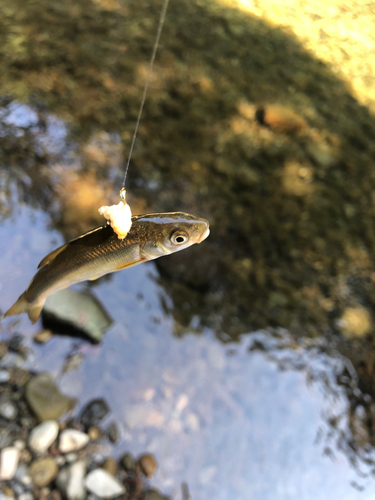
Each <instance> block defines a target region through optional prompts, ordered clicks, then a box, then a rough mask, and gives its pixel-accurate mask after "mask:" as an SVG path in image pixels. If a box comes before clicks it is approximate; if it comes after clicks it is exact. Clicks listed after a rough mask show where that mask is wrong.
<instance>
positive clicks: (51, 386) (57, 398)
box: [25, 373, 73, 422]
mask: <svg viewBox="0 0 375 500" xmlns="http://www.w3.org/2000/svg"><path fill="white" fill-rule="evenodd" d="M25 396H26V400H27V402H28V404H29V405H30V408H31V409H32V410H33V412H34V413H35V415H36V416H37V417H38V419H39V420H40V421H41V422H43V421H45V420H57V419H58V418H59V417H60V416H61V415H62V414H63V413H65V412H66V411H67V410H69V409H71V408H72V406H73V400H72V399H70V398H68V397H67V396H64V394H61V392H60V390H59V388H58V387H57V385H56V384H55V382H54V381H53V378H52V377H51V375H50V374H49V373H40V374H39V375H37V376H36V377H34V378H32V379H31V380H30V382H29V383H28V384H27V386H26V391H25Z"/></svg>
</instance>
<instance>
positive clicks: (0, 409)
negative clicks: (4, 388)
mask: <svg viewBox="0 0 375 500" xmlns="http://www.w3.org/2000/svg"><path fill="white" fill-rule="evenodd" d="M17 415H18V409H17V406H16V405H15V404H14V402H13V401H12V400H11V399H10V397H9V396H7V395H6V394H4V395H3V396H1V397H0V416H1V417H3V418H5V420H14V419H15V418H16V417H17Z"/></svg>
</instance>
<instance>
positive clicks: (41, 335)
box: [34, 330, 53, 344]
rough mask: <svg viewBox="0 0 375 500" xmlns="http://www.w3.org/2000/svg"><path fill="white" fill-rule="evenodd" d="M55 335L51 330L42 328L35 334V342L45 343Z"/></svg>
mask: <svg viewBox="0 0 375 500" xmlns="http://www.w3.org/2000/svg"><path fill="white" fill-rule="evenodd" d="M52 337H53V333H52V332H51V330H40V331H39V332H37V333H36V334H35V335H34V342H36V343H37V344H45V343H46V342H48V341H49V340H51V338H52Z"/></svg>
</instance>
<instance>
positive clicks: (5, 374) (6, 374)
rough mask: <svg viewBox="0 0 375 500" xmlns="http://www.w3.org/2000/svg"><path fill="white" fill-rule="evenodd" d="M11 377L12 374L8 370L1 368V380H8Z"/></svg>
mask: <svg viewBox="0 0 375 500" xmlns="http://www.w3.org/2000/svg"><path fill="white" fill-rule="evenodd" d="M9 379H10V374H9V372H7V371H6V370H0V382H1V383H4V382H8V381H9Z"/></svg>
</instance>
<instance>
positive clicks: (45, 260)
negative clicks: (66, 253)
mask: <svg viewBox="0 0 375 500" xmlns="http://www.w3.org/2000/svg"><path fill="white" fill-rule="evenodd" d="M68 245H69V243H66V244H65V245H62V246H61V247H59V248H56V250H52V252H50V253H49V254H48V255H46V256H45V257H44V258H43V259H42V260H41V261H40V262H39V265H38V269H39V268H41V267H43V266H45V265H46V264H48V263H49V262H51V260H53V259H54V258H55V257H56V255H59V253H61V252H62V251H63V250H65V248H66V247H67V246H68Z"/></svg>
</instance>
